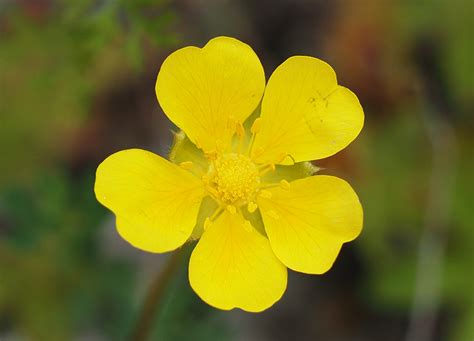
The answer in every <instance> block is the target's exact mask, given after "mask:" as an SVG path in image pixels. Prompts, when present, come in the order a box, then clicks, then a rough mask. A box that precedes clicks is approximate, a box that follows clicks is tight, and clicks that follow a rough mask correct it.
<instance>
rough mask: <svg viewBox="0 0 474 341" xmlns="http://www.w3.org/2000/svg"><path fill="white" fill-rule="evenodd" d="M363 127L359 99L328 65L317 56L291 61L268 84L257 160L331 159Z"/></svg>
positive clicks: (255, 151)
mask: <svg viewBox="0 0 474 341" xmlns="http://www.w3.org/2000/svg"><path fill="white" fill-rule="evenodd" d="M363 123H364V113H363V110H362V107H361V105H360V103H359V100H358V99H357V97H356V96H355V95H354V94H353V93H352V92H351V91H350V90H349V89H346V88H344V87H342V86H339V85H337V81H336V74H335V73H334V70H333V69H332V68H331V67H330V66H329V65H328V64H326V63H325V62H323V61H321V60H319V59H317V58H313V57H305V56H296V57H291V58H289V59H287V60H286V61H285V62H284V63H283V64H281V65H280V66H279V67H278V68H277V69H276V70H275V72H274V73H273V74H272V76H271V77H270V80H269V81H268V85H267V89H266V90H265V94H264V96H263V100H262V114H261V130H260V132H259V133H258V134H257V136H256V139H255V143H254V148H253V152H254V159H255V160H256V161H257V162H259V163H284V162H282V161H281V160H282V155H283V156H284V155H289V156H290V157H291V159H293V162H299V161H310V160H317V159H321V158H325V157H328V156H331V155H333V154H335V153H337V152H338V151H340V150H342V149H344V148H345V147H346V146H347V145H348V144H349V143H350V142H352V141H353V140H354V139H355V138H356V137H357V135H358V134H359V132H360V130H361V129H362V126H363ZM257 153H258V154H257Z"/></svg>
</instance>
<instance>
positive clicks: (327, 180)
mask: <svg viewBox="0 0 474 341" xmlns="http://www.w3.org/2000/svg"><path fill="white" fill-rule="evenodd" d="M269 191H271V192H272V196H271V198H269V199H268V198H264V197H259V199H258V204H259V207H260V212H261V214H262V217H263V222H264V224H265V230H266V231H267V235H268V238H269V240H270V244H271V246H272V249H273V251H274V252H275V254H276V255H277V257H278V258H279V259H280V260H281V261H282V262H283V264H285V265H286V266H287V267H289V268H290V269H292V270H295V271H299V272H304V273H310V274H321V273H324V272H326V271H327V270H329V269H330V268H331V266H332V264H333V263H334V261H335V259H336V257H337V255H338V253H339V250H340V248H341V246H342V244H343V243H344V242H348V241H351V240H353V239H354V238H356V237H357V236H358V235H359V233H360V231H361V229H362V207H361V205H360V202H359V199H358V198H357V194H356V193H355V192H354V190H353V189H352V188H351V186H350V185H349V184H348V183H347V182H346V181H344V180H342V179H339V178H337V177H334V176H328V175H314V176H311V177H308V178H304V179H300V180H295V181H293V182H291V186H290V189H289V190H285V189H281V188H279V187H275V188H271V189H269Z"/></svg>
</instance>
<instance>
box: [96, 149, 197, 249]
mask: <svg viewBox="0 0 474 341" xmlns="http://www.w3.org/2000/svg"><path fill="white" fill-rule="evenodd" d="M94 189H95V194H96V197H97V200H98V201H99V202H100V203H101V204H102V205H104V206H105V207H107V208H108V209H110V210H111V211H112V212H114V213H115V215H116V216H117V229H118V231H119V233H120V235H121V236H122V237H123V238H124V239H125V240H127V241H128V242H129V243H130V244H132V245H133V246H135V247H137V248H139V249H142V250H145V251H150V252H166V251H171V250H174V249H176V248H177V247H179V246H181V245H182V244H183V243H184V242H185V241H186V240H187V239H188V238H189V236H190V235H191V232H192V230H193V227H194V225H195V223H196V218H197V214H198V210H199V206H200V204H201V200H202V198H203V196H204V195H205V194H206V192H205V189H204V187H203V184H202V181H201V180H200V179H198V178H197V177H195V176H194V175H192V174H191V173H189V172H187V171H185V170H183V169H181V168H180V167H178V166H177V165H175V164H172V163H171V162H169V161H167V160H165V159H163V158H162V157H160V156H158V155H156V154H153V153H151V152H148V151H145V150H140V149H128V150H123V151H120V152H118V153H115V154H112V155H111V156H109V157H108V158H107V159H105V160H104V161H103V162H102V163H101V164H100V165H99V167H98V168H97V174H96V181H95V188H94Z"/></svg>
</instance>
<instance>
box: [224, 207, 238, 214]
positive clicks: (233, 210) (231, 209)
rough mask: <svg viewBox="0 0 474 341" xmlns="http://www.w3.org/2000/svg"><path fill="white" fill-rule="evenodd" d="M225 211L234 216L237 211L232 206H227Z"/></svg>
mask: <svg viewBox="0 0 474 341" xmlns="http://www.w3.org/2000/svg"><path fill="white" fill-rule="evenodd" d="M226 208H227V211H229V212H230V214H235V213H236V212H237V209H236V208H235V206H234V205H227V207H226Z"/></svg>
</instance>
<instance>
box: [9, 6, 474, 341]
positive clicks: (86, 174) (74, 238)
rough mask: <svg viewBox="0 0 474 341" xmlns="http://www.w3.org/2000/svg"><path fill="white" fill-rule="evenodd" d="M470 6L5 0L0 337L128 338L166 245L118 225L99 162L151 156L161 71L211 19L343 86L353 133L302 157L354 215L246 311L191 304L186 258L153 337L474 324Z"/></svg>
mask: <svg viewBox="0 0 474 341" xmlns="http://www.w3.org/2000/svg"><path fill="white" fill-rule="evenodd" d="M473 17H474V2H473V1H471V0H452V1H448V0H400V1H389V0H347V1H343V0H339V1H323V0H321V1H311V0H296V1H290V0H285V1H271V0H262V1H252V0H241V1H236V0H210V1H204V0H176V1H167V0H134V1H132V0H77V1H67V0H21V1H20V0H18V1H13V0H2V1H0V340H2V341H3V340H71V339H72V340H127V339H129V338H130V335H131V333H132V330H133V329H134V325H135V324H136V321H137V318H138V315H139V312H140V309H141V307H142V305H143V300H144V297H145V295H146V292H147V288H148V287H149V286H150V284H151V282H152V281H153V278H154V277H155V276H156V274H157V273H159V272H160V270H161V269H162V267H163V264H164V263H165V262H166V259H167V255H153V254H146V253H143V252H141V251H139V250H137V249H134V248H132V247H131V246H130V245H129V244H127V243H126V242H124V241H122V240H121V239H120V237H119V236H118V234H117V233H116V232H115V228H114V219H113V216H112V215H111V214H110V213H109V212H108V211H107V210H106V209H105V208H103V207H101V206H100V205H99V204H98V202H97V201H96V200H95V198H94V194H93V182H94V173H95V168H96V167H97V165H98V163H99V162H100V161H102V160H103V159H104V158H105V157H106V156H108V155H109V154H111V153H113V152H116V151H118V150H120V149H125V148H131V147H139V148H145V149H148V150H152V151H154V152H156V153H159V154H161V155H166V153H167V151H168V148H169V146H170V144H171V133H170V128H171V127H172V126H171V123H170V122H169V121H168V120H167V119H166V118H165V116H164V115H163V113H162V112H161V109H160V108H159V105H158V103H157V101H156V98H155V94H154V82H155V79H156V74H157V71H158V69H159V67H160V65H161V63H162V61H163V59H164V58H165V57H166V56H167V55H168V54H169V53H170V52H171V51H173V50H175V49H177V48H180V47H183V46H187V45H197V46H203V45H204V44H205V43H206V42H207V41H208V40H209V39H210V38H212V37H214V36H218V35H229V36H234V37H236V38H239V39H241V40H243V41H244V42H247V43H249V44H250V45H251V46H252V47H253V48H254V49H255V51H256V52H257V54H258V55H259V57H260V59H261V61H262V63H263V65H264V67H265V69H266V75H267V77H268V76H269V75H270V74H271V72H272V71H273V70H274V68H275V67H276V66H277V65H278V64H279V63H281V62H283V61H284V60H285V59H286V58H287V57H289V56H292V55H296V54H304V55H312V56H316V57H319V58H321V59H323V60H326V61H327V62H328V63H329V64H331V65H332V66H333V67H334V68H335V70H336V72H337V74H338V78H339V81H340V83H341V84H342V85H344V86H347V87H349V88H350V89H352V90H353V91H354V92H355V93H356V94H357V95H358V97H359V99H360V101H361V103H362V105H363V107H364V109H365V114H366V123H365V127H364V130H363V131H362V133H361V135H360V136H359V138H358V139H357V140H356V141H355V142H353V143H352V144H351V145H350V146H349V147H348V148H347V149H345V150H344V151H342V152H340V153H338V154H337V155H336V156H333V157H331V158H328V159H326V160H320V161H317V162H316V163H315V164H317V165H319V166H322V167H325V172H326V173H329V174H333V175H338V176H341V177H343V178H345V179H347V180H349V182H350V183H351V184H352V185H353V187H354V188H355V190H356V191H357V193H358V194H359V196H360V198H361V201H362V204H363V206H364V213H365V225H364V231H363V233H362V235H361V236H360V237H359V238H358V239H357V240H356V241H354V242H352V243H350V244H347V245H345V246H344V248H343V250H342V252H341V254H340V256H339V258H338V259H337V261H336V263H335V265H334V267H333V268H332V270H331V271H330V272H329V273H327V274H325V275H323V276H306V275H300V274H297V273H290V277H289V285H288V290H287V292H286V294H285V295H284V297H283V299H282V300H281V301H280V302H278V303H277V304H276V305H275V306H274V307H272V308H271V309H269V310H268V311H266V312H264V313H261V314H257V315H255V314H247V313H244V312H241V311H232V312H223V311H219V310H215V309H213V308H210V307H209V306H207V305H206V304H204V303H202V302H201V301H200V300H199V298H197V296H196V295H195V294H194V293H193V292H192V290H191V289H190V287H189V284H188V281H187V270H186V265H187V259H183V260H182V265H181V267H180V269H179V271H178V273H177V274H176V276H174V277H173V278H172V280H171V283H170V285H169V286H168V287H167V288H166V292H165V296H164V300H163V301H162V302H161V306H160V307H159V309H158V312H157V314H156V315H154V317H153V328H152V339H159V340H407V341H418V340H421V341H423V340H473V339H474V276H473V275H472V272H473V269H474V252H473V248H474V246H473V245H474V223H473V222H474V218H473V214H474V206H473V201H474V199H473V194H474V177H473V174H474V161H473V160H474V155H473V154H474V153H473V150H474V139H473V134H472V131H473V129H474V121H473V113H474V93H473V91H474V90H473V89H474V65H473V61H474V54H473V45H474V37H473V32H474V24H473V21H472V18H473ZM188 253H189V251H188Z"/></svg>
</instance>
